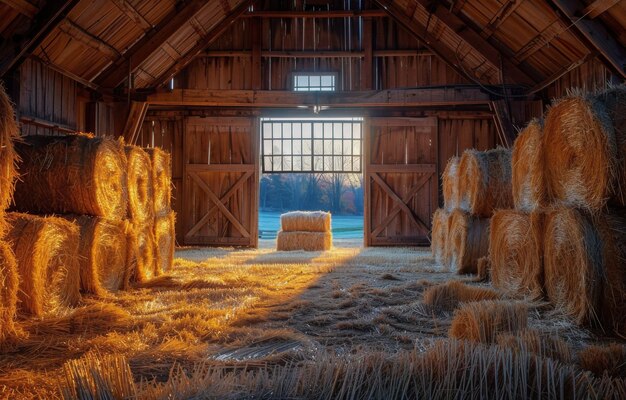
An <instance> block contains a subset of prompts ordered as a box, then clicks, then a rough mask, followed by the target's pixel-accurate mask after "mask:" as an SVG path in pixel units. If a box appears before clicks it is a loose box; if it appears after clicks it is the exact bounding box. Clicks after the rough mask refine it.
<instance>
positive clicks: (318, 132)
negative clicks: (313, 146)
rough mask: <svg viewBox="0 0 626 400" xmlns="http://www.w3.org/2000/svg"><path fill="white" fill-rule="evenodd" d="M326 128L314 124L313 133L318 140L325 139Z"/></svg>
mask: <svg viewBox="0 0 626 400" xmlns="http://www.w3.org/2000/svg"><path fill="white" fill-rule="evenodd" d="M323 131H324V126H323V125H322V124H313V132H314V135H315V137H316V138H320V139H321V138H322V137H324V132H323Z"/></svg>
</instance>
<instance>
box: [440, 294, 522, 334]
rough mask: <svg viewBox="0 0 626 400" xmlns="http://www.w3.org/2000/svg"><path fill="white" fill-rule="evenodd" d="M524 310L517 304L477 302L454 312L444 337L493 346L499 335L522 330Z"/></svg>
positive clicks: (465, 305)
mask: <svg viewBox="0 0 626 400" xmlns="http://www.w3.org/2000/svg"><path fill="white" fill-rule="evenodd" d="M527 324H528V309H527V308H526V306H525V305H523V304H520V303H510V302H504V301H479V302H472V303H467V304H464V305H463V306H461V308H459V309H457V310H456V311H455V312H454V319H453V320H452V325H451V326H450V331H449V332H448V335H449V336H450V337H451V338H455V339H464V340H469V341H471V342H479V343H493V342H494V340H495V339H496V337H497V335H498V334H500V333H502V332H518V331H521V330H523V329H526V326H527Z"/></svg>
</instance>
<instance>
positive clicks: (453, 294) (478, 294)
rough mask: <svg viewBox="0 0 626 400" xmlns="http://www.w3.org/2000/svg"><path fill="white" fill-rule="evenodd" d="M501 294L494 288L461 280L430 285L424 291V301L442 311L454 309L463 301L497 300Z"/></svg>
mask: <svg viewBox="0 0 626 400" xmlns="http://www.w3.org/2000/svg"><path fill="white" fill-rule="evenodd" d="M499 297H500V296H499V295H498V293H497V292H496V291H494V290H492V289H487V288H480V287H474V286H468V285H465V284H463V283H461V282H459V281H450V282H448V283H445V284H441V285H437V286H433V287H430V288H428V289H426V291H424V297H423V299H422V302H423V303H424V304H426V305H429V306H431V307H433V308H434V309H436V310H440V311H452V310H454V309H456V308H457V307H458V306H459V304H461V303H469V302H473V301H483V300H497V299H498V298H499Z"/></svg>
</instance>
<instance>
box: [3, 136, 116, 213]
mask: <svg viewBox="0 0 626 400" xmlns="http://www.w3.org/2000/svg"><path fill="white" fill-rule="evenodd" d="M16 150H17V152H18V154H19V156H20V158H21V159H22V162H21V163H20V170H19V171H20V174H21V179H20V181H19V182H18V183H17V184H16V186H15V203H14V204H15V209H16V210H18V211H24V212H32V213H37V214H53V213H58V214H67V213H76V214H86V215H94V216H101V217H106V218H109V219H122V218H125V217H126V212H127V209H126V207H127V202H128V194H127V187H126V156H125V155H124V151H123V149H122V147H121V145H120V143H118V142H117V141H115V140H111V139H105V138H99V137H98V138H94V137H90V136H87V135H71V136H27V137H25V138H24V142H23V143H16Z"/></svg>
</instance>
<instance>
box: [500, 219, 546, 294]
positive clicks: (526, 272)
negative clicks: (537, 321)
mask: <svg viewBox="0 0 626 400" xmlns="http://www.w3.org/2000/svg"><path fill="white" fill-rule="evenodd" d="M543 223H544V215H543V214H542V213H540V212H531V213H524V212H522V211H516V210H498V211H496V212H495V214H493V217H491V228H490V233H489V257H490V258H491V281H492V282H493V285H494V286H495V287H497V288H498V289H501V290H503V291H504V292H506V293H507V294H509V295H512V296H515V295H522V296H528V297H530V298H532V299H539V298H541V297H542V296H543V281H544V278H543V228H544V226H543V225H544V224H543Z"/></svg>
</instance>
